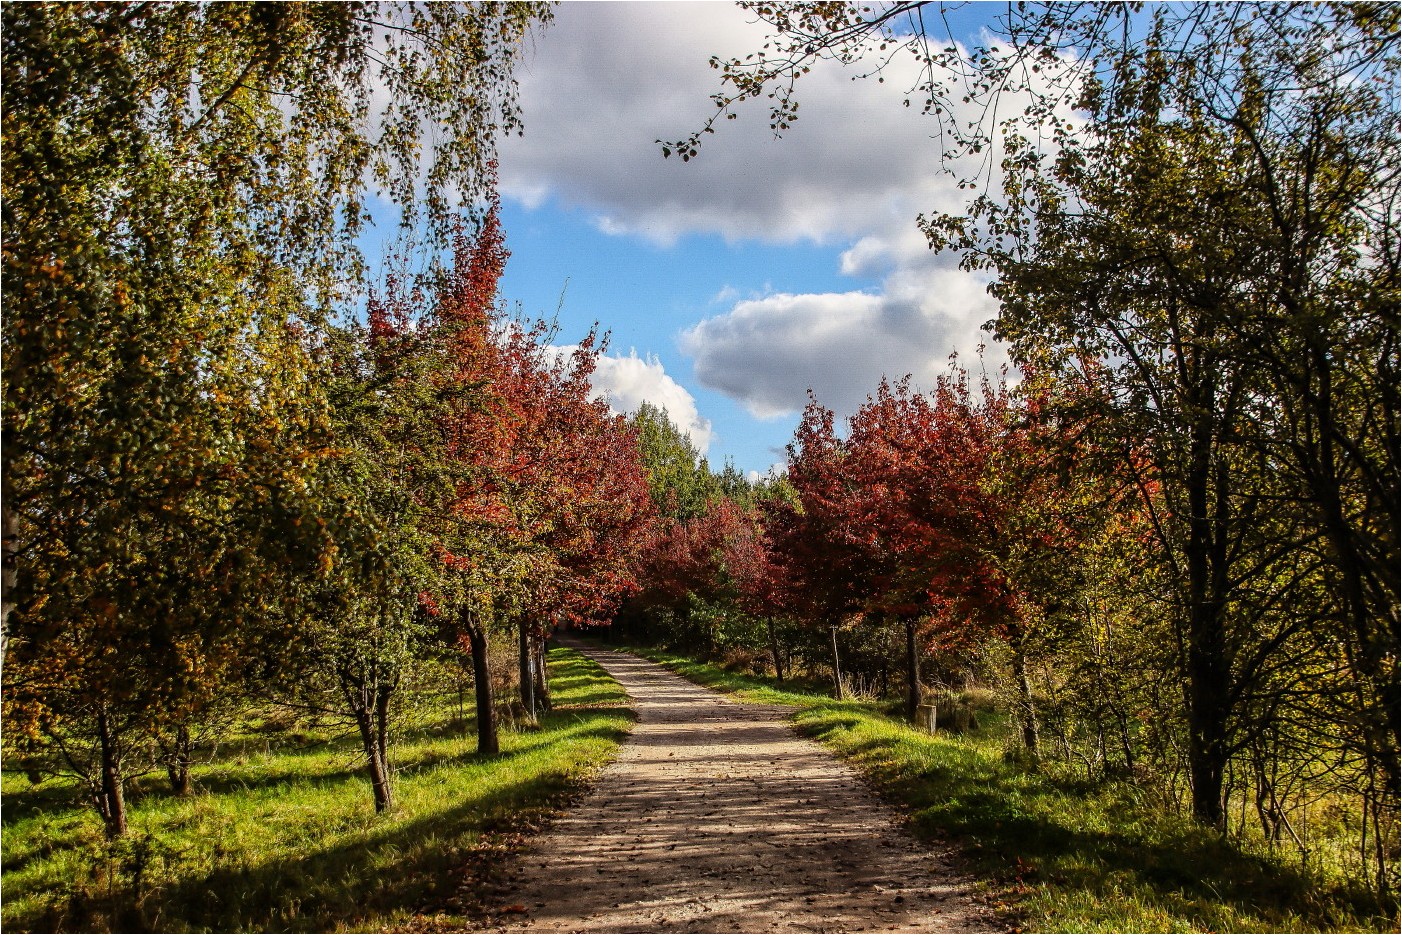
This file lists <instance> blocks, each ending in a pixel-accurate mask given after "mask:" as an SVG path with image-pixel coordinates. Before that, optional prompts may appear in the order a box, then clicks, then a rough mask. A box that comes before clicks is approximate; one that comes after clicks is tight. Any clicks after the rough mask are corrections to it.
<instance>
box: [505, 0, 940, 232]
mask: <svg viewBox="0 0 1402 935" xmlns="http://www.w3.org/2000/svg"><path fill="white" fill-rule="evenodd" d="M764 37H765V30H764V28H763V27H761V26H760V25H757V24H755V23H753V22H751V21H750V18H749V15H748V14H747V13H745V12H744V11H742V10H740V9H738V8H736V7H735V6H732V5H729V4H726V5H722V4H717V3H589V4H563V5H562V6H560V7H559V8H557V10H556V19H555V22H554V23H553V24H552V25H551V26H550V27H549V28H548V29H547V30H546V31H545V32H544V33H543V34H542V35H541V36H540V38H539V40H538V43H539V45H538V49H537V51H536V54H535V55H533V56H528V57H527V60H526V62H525V64H524V65H523V67H522V69H521V70H520V72H519V77H520V80H521V101H522V107H523V114H524V117H525V125H526V135H525V136H524V137H523V138H519V139H517V138H512V139H508V140H505V141H503V144H502V173H501V174H502V187H503V190H504V191H505V192H506V193H507V194H508V195H510V196H511V197H514V198H517V199H518V200H521V201H522V202H523V203H526V204H528V205H533V204H539V203H540V202H541V201H542V200H543V199H544V198H545V197H547V193H550V194H553V195H554V196H555V197H556V198H558V199H560V200H561V201H562V202H563V203H565V204H568V205H571V206H575V207H582V208H585V209H586V210H590V211H592V212H594V214H595V218H596V224H597V225H598V226H599V227H600V229H601V230H604V231H606V232H610V233H632V234H638V235H642V236H645V237H649V238H651V239H653V240H655V241H659V242H670V241H672V240H674V239H675V238H677V237H678V236H680V235H682V234H685V233H690V232H696V231H702V232H707V233H719V234H721V235H723V236H725V237H727V238H730V239H751V238H753V239H762V240H765V241H770V242H793V241H798V240H809V241H814V242H824V243H826V242H833V241H834V239H836V238H850V237H853V236H860V235H861V234H863V233H865V232H867V231H869V230H870V229H872V228H873V227H883V228H884V227H889V226H890V225H891V224H892V223H893V222H894V223H895V224H898V225H900V226H901V227H903V228H909V227H911V226H913V222H914V218H915V215H916V214H917V213H918V212H919V211H920V210H928V209H936V208H944V207H954V206H955V205H957V204H958V203H960V202H959V200H958V199H957V198H955V199H951V198H950V195H951V193H955V192H956V190H955V188H954V186H953V184H952V182H951V181H950V180H949V179H948V178H947V177H946V176H945V175H944V174H943V173H942V172H941V167H940V161H939V157H940V153H939V149H940V147H939V144H938V142H937V141H935V140H932V139H931V134H933V133H935V132H937V129H938V128H937V126H936V124H935V123H934V121H933V120H929V119H922V118H921V117H919V116H918V115H917V114H914V113H913V112H912V111H911V110H910V109H907V108H906V107H904V106H903V105H902V101H903V99H904V94H903V89H904V88H905V87H908V86H909V84H911V83H913V82H914V80H915V79H916V77H917V76H916V74H915V71H914V66H913V64H910V65H908V64H907V63H905V62H903V61H900V60H897V61H896V62H895V63H893V64H892V66H891V68H890V69H888V76H887V81H886V82H885V83H878V82H876V81H875V80H869V81H855V82H854V81H852V80H851V77H852V75H851V73H850V72H848V71H845V70H843V69H842V68H840V67H837V66H830V65H826V64H825V65H820V66H818V67H816V68H815V69H814V70H813V72H812V73H811V74H809V75H807V76H805V77H804V79H803V81H802V84H801V86H800V92H801V95H802V98H801V99H802V111H801V113H802V117H801V119H799V120H798V122H797V123H795V124H794V125H793V127H792V128H791V129H790V130H789V131H788V132H787V133H786V134H785V137H784V139H782V140H775V139H774V136H773V133H772V132H771V130H770V129H769V123H768V119H767V114H766V112H765V111H764V109H763V107H762V106H750V107H745V108H743V110H742V112H741V115H740V117H739V118H738V119H737V120H734V121H725V122H724V126H723V127H721V128H720V130H719V132H718V133H717V135H716V136H714V137H708V138H707V140H706V142H705V144H704V145H703V147H702V151H701V154H700V156H699V157H698V158H697V159H694V160H692V161H691V162H690V163H683V162H681V160H679V159H677V158H676V157H673V158H671V159H667V160H664V159H663V158H662V156H661V152H660V149H659V147H658V145H657V144H656V143H655V142H654V141H655V140H658V139H664V140H667V139H676V138H678V137H681V136H684V135H686V134H687V133H690V132H691V131H693V130H695V129H697V128H699V127H700V126H701V124H702V123H703V122H704V121H705V119H706V117H707V116H709V114H710V106H711V105H710V101H709V95H710V94H711V93H712V92H713V91H714V90H716V88H717V86H718V73H717V72H716V71H714V70H713V69H711V68H710V66H709V64H708V60H709V57H710V56H711V55H720V56H729V55H744V54H746V53H749V52H753V51H754V50H755V49H757V48H759V47H760V45H761V44H762V43H763V41H764ZM903 71H909V74H904V73H902V72H903Z"/></svg>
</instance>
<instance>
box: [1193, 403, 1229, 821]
mask: <svg viewBox="0 0 1402 935" xmlns="http://www.w3.org/2000/svg"><path fill="white" fill-rule="evenodd" d="M1193 435H1194V437H1193V440H1192V442H1193V450H1192V460H1191V462H1190V465H1189V470H1188V478H1187V481H1188V483H1187V488H1188V489H1187V493H1188V504H1189V517H1188V542H1187V548H1186V552H1187V554H1186V555H1185V556H1184V558H1185V560H1186V564H1187V572H1188V608H1187V611H1188V640H1187V673H1186V674H1187V692H1188V771H1189V775H1190V776H1191V778H1192V784H1193V817H1194V818H1195V819H1197V821H1199V822H1201V823H1202V824H1205V825H1210V826H1212V827H1214V828H1218V829H1221V828H1222V827H1223V823H1224V821H1225V815H1224V813H1223V810H1222V782H1223V779H1224V777H1225V775H1226V767H1227V753H1228V751H1227V721H1228V717H1227V715H1228V712H1229V708H1230V703H1229V701H1228V699H1229V692H1230V691H1231V670H1230V668H1229V666H1228V663H1227V660H1228V658H1229V657H1228V653H1227V629H1226V621H1225V620H1224V619H1223V614H1224V606H1223V602H1222V598H1221V595H1222V594H1223V593H1225V591H1224V587H1225V586H1224V584H1223V582H1222V579H1223V578H1224V576H1225V567H1224V565H1225V561H1226V558H1225V556H1223V555H1220V554H1218V553H1219V552H1220V551H1221V550H1222V539H1221V537H1220V536H1214V532H1216V531H1219V527H1220V525H1221V524H1222V522H1223V521H1224V519H1225V517H1224V516H1223V515H1222V510H1223V509H1224V508H1225V504H1224V503H1223V502H1222V501H1223V499H1224V498H1225V497H1226V496H1227V492H1226V488H1225V484H1226V480H1225V478H1223V477H1220V476H1218V477H1216V478H1215V481H1216V487H1215V490H1214V476H1213V475H1214V471H1213V466H1212V424H1211V422H1210V421H1209V420H1207V419H1203V420H1202V423H1201V424H1200V425H1198V426H1195V427H1194V429H1193ZM1220 470H1222V469H1220V468H1219V471H1220ZM1214 493H1215V494H1216V497H1217V500H1218V503H1217V509H1216V510H1215V511H1214V510H1212V506H1213V504H1212V499H1213V494H1214ZM1214 513H1215V514H1216V515H1213V514H1214Z"/></svg>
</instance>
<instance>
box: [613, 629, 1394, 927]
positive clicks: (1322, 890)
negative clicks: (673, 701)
mask: <svg viewBox="0 0 1402 935" xmlns="http://www.w3.org/2000/svg"><path fill="white" fill-rule="evenodd" d="M630 651H633V652H637V653H638V654H639V655H642V656H645V657H647V658H649V659H652V660H653V661H655V662H659V663H661V664H663V665H665V666H667V667H668V668H670V669H672V670H673V671H675V672H677V673H678V674H679V675H682V676H684V677H686V678H688V679H691V680H692V681H695V682H697V683H699V684H702V685H706V686H708V687H711V688H715V689H718V690H721V691H726V692H733V693H735V694H737V695H738V696H740V697H742V698H744V699H746V700H750V701H757V702H765V703H769V704H786V705H791V706H793V707H794V708H795V712H794V721H795V723H796V724H797V725H798V727H799V729H800V730H801V731H802V732H804V733H805V734H807V735H809V736H812V737H814V738H816V739H818V740H819V741H821V742H823V743H824V744H826V745H827V746H829V747H831V748H832V749H833V750H834V751H836V752H837V753H838V754H840V755H841V756H842V757H844V758H845V759H847V760H848V761H849V762H851V763H852V764H853V765H854V766H856V767H857V768H858V769H860V770H861V771H862V772H863V773H864V774H865V775H866V776H867V777H868V779H869V780H871V781H872V782H873V784H874V785H875V786H876V787H877V788H879V789H880V790H881V791H882V792H883V793H884V794H885V795H886V796H887V797H888V798H889V799H890V800H891V801H893V802H895V803H897V804H899V805H900V806H902V807H903V808H904V809H905V810H906V811H907V812H908V814H909V815H910V818H911V822H912V826H913V829H914V830H915V832H916V833H917V834H918V835H921V836H923V837H926V838H946V839H952V840H955V841H957V842H959V843H960V844H962V845H963V850H964V853H965V854H966V856H967V860H968V864H969V869H970V870H971V871H973V872H974V873H975V874H977V875H978V876H979V877H980V878H981V879H984V880H987V881H989V882H988V887H989V891H990V895H991V897H992V898H993V899H994V900H995V901H996V902H998V903H999V904H1001V908H1002V909H1003V910H1004V911H1005V912H1006V913H1007V915H1008V916H1009V918H1010V919H1011V920H1012V921H1013V924H1015V925H1017V926H1019V927H1023V928H1026V929H1029V930H1033V931H1044V932H1277V931H1304V932H1317V931H1388V930H1390V931H1394V932H1395V931H1397V928H1396V923H1395V921H1389V920H1387V919H1383V918H1377V917H1370V916H1369V909H1368V907H1369V906H1370V905H1371V902H1370V899H1369V897H1368V895H1367V893H1366V891H1364V890H1362V889H1354V888H1351V887H1350V886H1348V885H1347V884H1346V883H1344V882H1343V881H1332V882H1321V881H1319V880H1317V879H1310V878H1307V877H1305V876H1303V875H1302V874H1300V873H1299V872H1298V871H1297V870H1295V869H1293V868H1292V867H1290V866H1288V865H1286V864H1284V863H1282V862H1278V861H1276V860H1273V859H1269V858H1264V857H1261V856H1257V855H1253V854H1248V853H1243V852H1242V851H1241V850H1239V849H1238V848H1236V847H1234V846H1232V845H1231V844H1230V843H1229V842H1227V841H1224V840H1223V839H1222V838H1221V837H1219V836H1217V835H1215V834H1211V833H1209V832H1205V831H1203V830H1202V829H1200V828H1198V827H1196V826H1195V825H1193V823H1192V822H1190V821H1187V820H1184V819H1181V818H1178V817H1175V816H1170V815H1164V814H1162V813H1160V812H1156V811H1155V810H1154V809H1151V808H1150V807H1148V806H1147V805H1145V804H1143V803H1142V802H1141V801H1139V799H1138V791H1137V790H1136V789H1135V788H1134V787H1133V786H1131V785H1128V784H1119V783H1111V784H1096V785H1090V784H1087V783H1084V782H1076V781H1069V780H1066V781H1062V780H1058V779H1056V778H1054V777H1052V776H1048V775H1045V774H1042V773H1038V772H1033V771H1029V770H1027V769H1025V768H1021V767H1019V766H1017V765H1015V764H1012V763H1009V762H1007V760H1006V759H1005V757H1004V755H1003V750H1004V743H1003V737H1002V735H1001V733H1000V732H999V731H998V730H997V729H990V730H988V731H986V732H982V733H980V732H974V733H971V734H968V735H963V736H958V737H955V736H948V735H936V736H930V735H928V734H924V733H921V732H918V731H916V730H914V729H912V728H910V727H908V726H906V725H905V724H902V723H900V722H899V721H897V720H894V719H892V718H890V717H888V716H886V715H885V714H883V713H882V712H881V711H880V710H879V709H878V708H877V706H875V705H872V704H867V703H862V702H837V701H834V700H833V699H831V698H829V697H827V696H826V695H824V694H822V693H821V692H820V691H813V692H810V691H807V690H803V689H801V688H795V687H792V686H790V687H784V686H779V685H778V684H777V683H776V682H775V681H774V680H773V679H767V678H759V677H755V676H751V675H744V674H739V673H735V672H729V671H726V670H724V669H721V668H719V667H717V666H714V665H710V664H707V663H703V662H698V661H696V660H694V659H689V658H686V657H683V656H677V655H674V654H670V653H665V652H660V651H658V650H655V649H648V648H631V649H630Z"/></svg>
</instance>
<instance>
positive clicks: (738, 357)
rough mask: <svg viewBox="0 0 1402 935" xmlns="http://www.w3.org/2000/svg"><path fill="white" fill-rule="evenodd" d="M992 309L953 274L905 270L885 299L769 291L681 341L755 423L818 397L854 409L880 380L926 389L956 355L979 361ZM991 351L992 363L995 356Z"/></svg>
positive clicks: (712, 382) (708, 380)
mask: <svg viewBox="0 0 1402 935" xmlns="http://www.w3.org/2000/svg"><path fill="white" fill-rule="evenodd" d="M992 311H993V305H992V301H991V300H990V299H989V297H988V296H987V295H986V294H985V293H984V291H983V288H982V285H981V284H980V283H979V282H977V281H976V280H974V279H972V278H971V277H969V276H967V275H965V274H963V273H960V272H958V271H957V270H950V269H938V268H936V269H927V270H922V271H920V272H919V273H918V274H917V273H915V272H913V271H902V272H901V273H899V274H897V275H893V276H891V277H890V278H889V279H888V280H887V282H886V288H885V290H884V291H883V292H882V293H881V294H871V293H866V292H844V293H829V294H822V295H784V294H780V295H771V296H768V297H766V298H762V299H752V300H747V301H744V302H739V303H737V304H736V305H735V307H734V308H732V309H731V310H730V311H729V312H727V313H726V314H724V315H719V316H717V317H714V318H708V319H706V320H705V321H703V322H701V323H700V324H698V325H696V326H694V327H692V328H690V329H688V330H687V331H686V332H685V333H683V335H682V337H681V345H682V349H683V351H685V352H686V353H687V354H689V355H691V357H692V358H693V359H694V360H695V365H696V375H697V378H698V379H699V380H700V381H701V382H702V383H703V384H704V385H706V386H708V387H711V388H712V389H716V390H719V391H720V392H723V393H725V394H727V395H729V396H731V397H733V398H735V399H738V400H740V401H741V402H742V403H743V404H744V406H745V408H746V409H748V410H749V412H750V413H751V414H752V415H754V416H756V417H758V418H774V417H778V416H781V415H785V414H788V413H792V412H794V411H797V410H800V409H802V408H803V406H804V405H805V404H806V403H807V394H808V391H809V390H810V389H812V390H813V391H814V392H815V393H816V395H817V397H818V401H819V402H821V403H822V404H823V405H825V406H828V407H830V408H833V409H835V410H837V411H838V412H840V413H851V412H853V411H855V410H856V408H857V407H858V406H860V405H861V404H862V402H863V401H864V400H865V399H866V397H867V395H868V394H870V393H872V392H873V391H874V390H875V389H876V385H877V383H878V382H879V381H880V380H881V378H882V377H886V378H888V379H890V380H893V381H894V380H899V379H900V378H902V377H904V376H906V375H907V374H910V375H911V376H912V377H913V379H914V381H915V384H916V386H917V387H920V388H927V389H928V388H929V387H930V386H932V385H933V382H934V379H935V376H936V375H937V374H938V373H939V372H941V371H942V370H944V369H945V368H946V367H947V365H948V357H949V354H950V353H951V352H954V351H957V352H958V353H959V354H960V356H961V358H962V359H963V360H964V362H965V363H966V364H970V365H973V364H974V363H975V353H976V351H977V349H978V345H979V343H980V338H981V336H980V333H979V330H978V329H979V325H980V324H982V323H983V321H985V320H986V319H987V318H988V317H989V316H990V315H991V314H992ZM996 359H998V358H997V355H996V352H995V353H994V354H993V355H991V356H990V360H996Z"/></svg>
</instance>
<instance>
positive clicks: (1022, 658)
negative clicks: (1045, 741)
mask: <svg viewBox="0 0 1402 935" xmlns="http://www.w3.org/2000/svg"><path fill="white" fill-rule="evenodd" d="M1013 678H1014V679H1015V680H1016V682H1017V716H1018V724H1019V725H1020V726H1021V728H1022V745H1023V746H1024V747H1026V748H1027V752H1028V753H1030V754H1032V756H1033V757H1034V758H1035V757H1036V756H1037V742H1038V737H1037V708H1036V705H1035V703H1034V702H1033V700H1032V681H1031V679H1029V678H1028V677H1027V653H1026V651H1025V647H1024V646H1023V644H1022V640H1020V639H1019V640H1018V641H1017V643H1016V645H1014V646H1013Z"/></svg>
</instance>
